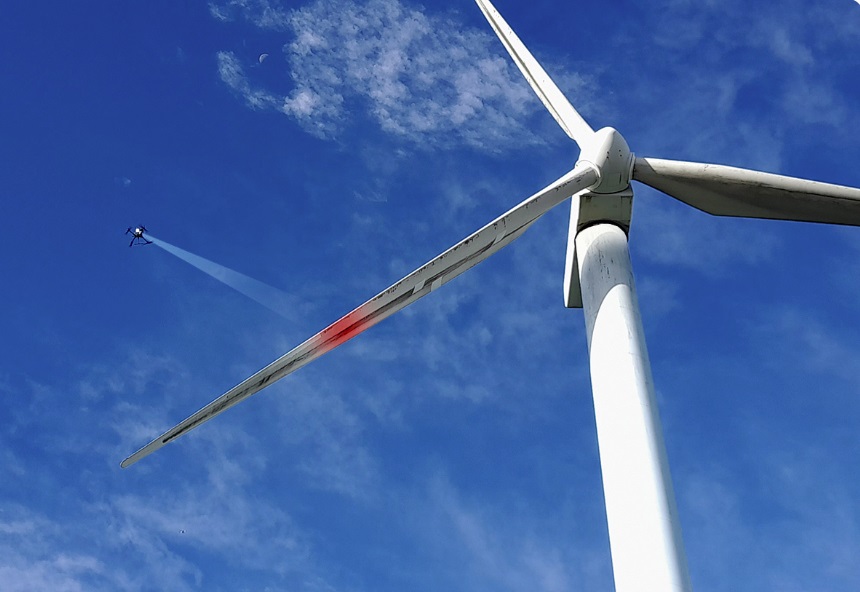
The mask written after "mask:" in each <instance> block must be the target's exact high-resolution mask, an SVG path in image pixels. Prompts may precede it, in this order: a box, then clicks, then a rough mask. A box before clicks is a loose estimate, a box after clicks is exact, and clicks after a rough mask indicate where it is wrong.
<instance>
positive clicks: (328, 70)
mask: <svg viewBox="0 0 860 592" xmlns="http://www.w3.org/2000/svg"><path fill="white" fill-rule="evenodd" d="M211 11H212V14H213V15H214V16H215V17H216V18H218V19H220V20H232V19H238V18H242V19H245V20H248V21H250V22H252V23H254V24H256V25H258V26H260V27H264V28H269V29H275V30H287V31H289V32H290V33H291V34H292V39H291V40H287V41H286V44H285V45H284V57H285V59H286V62H287V65H288V67H289V74H290V78H291V79H292V82H293V85H294V88H293V90H292V91H291V92H290V93H289V94H287V95H285V96H282V95H278V94H277V93H274V92H271V91H267V90H264V89H263V88H262V86H258V85H255V84H254V83H253V82H252V81H251V79H250V78H251V77H250V75H249V73H248V72H246V71H245V70H244V69H243V68H242V67H241V64H240V62H239V60H238V58H237V57H236V56H235V54H233V53H231V52H228V51H224V52H221V53H219V56H218V61H219V71H220V74H221V78H222V80H224V82H225V83H226V84H227V85H228V86H230V87H231V88H232V89H234V90H235V91H237V92H238V93H239V94H240V95H241V96H242V97H244V99H245V101H246V103H247V104H248V105H249V106H250V107H253V108H258V109H277V110H279V111H281V112H283V113H284V114H286V115H288V116H290V117H292V118H294V119H295V120H296V121H297V122H298V123H299V124H300V125H302V127H304V128H305V129H306V130H307V131H309V132H310V133H313V134H315V135H317V136H320V137H333V136H336V135H337V134H338V133H339V132H340V131H341V130H342V129H343V128H344V127H345V126H347V125H349V124H350V123H351V121H349V120H351V119H354V118H355V116H356V115H355V114H356V113H357V112H360V113H362V114H363V117H367V118H370V119H371V120H373V121H375V122H376V124H377V125H378V126H379V127H380V128H381V129H382V130H384V131H385V132H387V133H389V134H391V135H393V136H396V137H399V138H402V139H404V140H407V141H410V142H412V143H430V144H432V145H434V146H435V145H439V144H455V143H457V144H466V145H469V146H473V147H476V148H481V149H483V150H488V151H495V150H499V149H501V147H502V146H503V145H508V144H514V145H519V146H522V145H527V144H536V143H539V142H540V141H541V140H540V139H539V138H538V136H536V135H535V134H534V133H533V132H531V131H530V130H529V129H528V128H527V127H526V126H525V120H526V118H527V116H528V115H530V114H532V113H534V112H536V111H538V110H539V108H540V104H539V102H538V101H537V100H536V98H535V97H534V96H532V92H531V90H530V89H529V88H528V86H527V84H526V83H525V82H524V81H523V80H522V77H521V75H520V74H519V72H517V71H516V69H515V68H514V67H513V66H512V65H511V64H510V63H509V60H508V59H506V58H505V57H504V56H502V55H501V52H500V49H501V48H500V47H496V45H497V44H498V41H497V40H496V39H495V38H494V37H493V36H492V35H491V34H489V33H487V32H486V31H478V30H471V29H464V28H463V27H462V26H461V25H460V24H459V23H455V22H453V21H451V20H449V19H447V18H445V17H442V16H437V15H431V14H428V13H427V12H425V11H424V10H423V9H420V8H417V7H413V6H411V5H409V4H406V3H404V2H401V1H400V0H370V1H369V2H353V1H351V0H318V1H317V2H314V3H313V4H310V5H308V6H305V7H302V8H299V9H295V10H288V9H286V8H276V7H275V5H273V4H271V3H269V2H265V1H259V2H250V1H233V2H229V3H227V4H225V5H212V7H211ZM562 79H563V80H564V81H565V82H566V83H567V86H569V87H570V86H573V87H574V88H572V89H570V90H572V91H578V92H580V93H582V92H584V90H585V85H584V83H583V79H582V78H581V77H579V76H577V75H574V74H570V73H564V76H562Z"/></svg>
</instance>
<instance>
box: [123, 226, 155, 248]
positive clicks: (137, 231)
mask: <svg viewBox="0 0 860 592" xmlns="http://www.w3.org/2000/svg"><path fill="white" fill-rule="evenodd" d="M144 232H146V226H143V225H140V226H136V227H135V228H132V227H131V226H129V227H128V229H126V231H125V233H126V234H131V235H132V239H131V242H130V243H128V246H129V247H133V246H134V245H151V244H152V241H151V240H147V238H146V237H145V236H143V233H144Z"/></svg>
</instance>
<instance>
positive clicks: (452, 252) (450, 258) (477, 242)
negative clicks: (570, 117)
mask: <svg viewBox="0 0 860 592" xmlns="http://www.w3.org/2000/svg"><path fill="white" fill-rule="evenodd" d="M597 181H598V174H597V171H596V170H595V169H594V168H592V167H591V166H590V165H588V164H582V165H578V166H577V167H575V168H574V169H573V170H572V171H570V172H569V173H567V174H566V175H564V176H563V177H561V178H560V179H558V180H557V181H555V182H554V183H552V184H551V185H549V186H547V187H546V188H545V189H543V190H541V191H539V192H538V193H536V194H534V195H533V196H531V197H530V198H528V199H527V200H525V201H524V202H522V203H521V204H519V205H518V206H516V207H515V208H513V209H512V210H510V211H509V212H507V213H506V214H503V215H502V216H500V217H498V218H496V219H495V220H493V221H492V222H490V223H489V224H487V225H486V226H484V227H483V228H481V229H480V230H478V231H477V232H475V233H473V234H471V235H470V236H468V237H466V238H465V239H463V240H462V241H460V242H459V243H457V244H456V245H454V246H453V247H451V248H450V249H448V250H447V251H445V252H444V253H442V254H441V255H439V256H438V257H436V258H435V259H432V260H431V261H429V262H428V263H426V264H425V265H424V266H422V267H420V268H418V269H417V270H415V271H413V272H412V273H410V274H409V275H407V276H406V277H405V278H403V279H402V280H400V281H399V282H397V283H396V284H394V285H393V286H391V287H390V288H388V289H387V290H385V291H383V292H381V293H379V294H377V295H376V296H375V297H373V298H372V299H370V300H368V301H367V302H365V303H364V304H362V305H361V306H359V307H358V308H356V309H355V310H353V311H352V312H351V313H349V314H347V315H346V316H345V317H343V318H341V319H339V320H338V321H335V322H334V323H332V324H331V325H329V326H328V327H326V328H325V329H323V330H322V331H320V332H319V333H317V334H316V335H314V336H313V337H311V338H310V339H308V340H307V341H305V342H304V343H302V344H301V345H299V346H298V347H296V348H294V349H293V350H292V351H290V352H288V353H286V354H285V355H283V356H282V357H280V358H278V359H277V360H275V361H274V362H272V363H271V364H269V365H268V366H266V367H265V368H263V369H262V370H260V371H259V372H257V373H256V374H254V375H253V376H251V377H250V378H248V379H247V380H245V381H243V382H242V383H241V384H239V385H237V386H235V387H233V388H232V389H230V390H229V391H227V392H226V393H224V394H223V395H221V396H220V397H218V398H217V399H215V400H214V401H212V402H211V403H209V404H208V405H206V406H205V407H204V408H203V409H201V410H200V411H198V412H197V413H195V414H194V415H192V416H190V417H189V418H187V419H186V420H185V421H183V422H181V423H180V424H178V425H176V426H175V427H172V428H170V429H169V430H167V431H166V432H165V433H164V434H162V435H161V436H159V437H158V438H156V439H155V440H153V441H152V442H150V443H149V444H147V445H146V446H144V447H143V448H141V449H140V450H138V451H137V452H135V453H134V454H132V455H131V456H129V457H128V458H127V459H125V460H124V461H122V463H120V466H122V467H123V468H125V467H128V466H130V465H132V464H134V463H136V462H137V461H139V460H140V459H141V458H143V457H144V456H147V455H149V454H151V453H153V452H155V451H156V450H158V449H159V448H161V447H162V446H164V445H165V444H167V443H169V442H171V441H173V440H175V439H176V438H178V437H179V436H181V435H183V434H185V433H186V432H188V431H190V430H192V429H193V428H196V427H197V426H199V425H200V424H202V423H204V422H206V421H208V420H210V419H212V418H213V417H215V416H216V415H218V414H219V413H221V412H222V411H225V410H227V409H229V408H230V407H232V406H233V405H235V404H236V403H239V402H240V401H242V400H243V399H246V398H248V397H250V396H251V395H253V394H254V393H256V392H258V391H259V390H261V389H263V388H264V387H266V386H268V385H270V384H272V383H274V382H275V381H277V380H279V379H281V378H283V377H284V376H286V375H288V374H291V373H293V372H295V371H296V370H298V369H299V368H301V367H302V366H304V365H305V364H308V363H310V362H312V361H313V360H315V359H317V358H318V357H320V356H322V355H323V354H325V353H327V352H330V351H331V350H333V349H334V348H336V347H337V346H339V345H341V344H342V343H345V342H346V341H348V340H349V339H352V338H353V337H355V336H356V335H358V334H359V333H361V332H362V331H364V330H365V329H367V328H369V327H372V326H373V325H375V324H376V323H378V322H380V321H381V320H383V319H385V318H386V317H388V316H390V315H392V314H394V313H395V312H397V311H399V310H401V309H402V308H404V307H406V306H408V305H409V304H412V303H413V302H415V301H416V300H418V299H419V298H421V297H422V296H426V295H427V294H429V293H430V292H431V291H433V290H435V289H436V288H438V287H439V286H441V285H442V284H444V283H446V282H448V281H449V280H452V279H454V278H455V277H457V276H458V275H460V274H461V273H463V272H464V271H466V270H467V269H469V268H471V267H472V266H474V265H476V264H477V263H479V262H481V261H483V260H484V259H486V258H487V257H489V256H490V255H492V254H493V253H495V252H496V251H498V250H499V249H501V248H502V247H504V246H506V245H508V244H510V243H511V242H512V241H513V240H514V239H515V238H517V237H519V236H520V235H521V234H522V233H523V232H525V230H526V228H528V226H530V225H531V224H532V223H533V222H534V221H535V220H537V219H538V218H539V217H541V216H542V215H543V214H545V213H546V212H547V211H549V210H550V209H551V208H553V207H554V206H556V205H558V204H559V203H561V202H562V201H564V200H565V199H567V198H568V197H570V196H571V195H574V194H575V193H578V192H580V191H583V190H585V189H588V188H590V187H591V186H593V185H594V184H595V183H596V182H597Z"/></svg>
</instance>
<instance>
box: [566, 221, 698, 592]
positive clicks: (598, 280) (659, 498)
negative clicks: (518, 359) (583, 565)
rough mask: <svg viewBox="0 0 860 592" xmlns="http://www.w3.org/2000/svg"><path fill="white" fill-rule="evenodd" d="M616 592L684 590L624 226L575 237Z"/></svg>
mask: <svg viewBox="0 0 860 592" xmlns="http://www.w3.org/2000/svg"><path fill="white" fill-rule="evenodd" d="M576 250H577V253H578V261H579V276H580V282H581V286H582V301H583V308H584V311H585V322H586V329H587V332H588V348H589V355H590V359H591V384H592V391H593V395H594V414H595V417H596V421H597V439H598V444H599V447H600V465H601V470H602V473H603V488H604V495H605V501H606V515H607V521H608V523H609V543H610V548H611V551H612V565H613V571H614V574H615V590H616V592H633V591H641V592H657V591H659V592H690V591H691V585H690V576H689V573H688V571H687V559H686V555H685V552H684V546H683V542H682V539H681V527H680V523H679V521H678V513H677V509H676V506H675V497H674V493H673V491H672V481H671V477H670V474H669V463H668V460H667V457H666V448H665V444H664V443H663V433H662V429H661V427H660V418H659V416H658V413H657V406H656V401H655V396H654V384H653V381H652V379H651V366H650V363H649V361H648V352H647V349H646V347H645V338H644V335H643V331H642V321H641V318H640V316H639V304H638V301H637V298H636V287H635V285H634V282H633V269H632V266H631V263H630V254H629V251H628V248H627V237H626V235H625V233H624V231H623V230H621V229H620V228H619V227H617V226H615V225H613V224H605V223H604V224H597V225H595V226H591V227H589V228H585V229H584V230H582V231H580V232H579V234H578V235H577V237H576Z"/></svg>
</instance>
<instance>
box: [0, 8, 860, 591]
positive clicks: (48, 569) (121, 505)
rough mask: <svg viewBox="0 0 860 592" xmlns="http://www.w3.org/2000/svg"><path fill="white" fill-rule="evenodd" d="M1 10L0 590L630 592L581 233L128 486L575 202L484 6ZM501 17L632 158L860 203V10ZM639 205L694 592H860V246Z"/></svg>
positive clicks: (653, 337) (431, 309)
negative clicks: (375, 316) (524, 218)
mask: <svg viewBox="0 0 860 592" xmlns="http://www.w3.org/2000/svg"><path fill="white" fill-rule="evenodd" d="M8 4H9V5H8V6H4V9H3V13H4V14H3V18H2V19H0V81H2V89H3V90H2V91H0V287H2V289H0V307H2V310H3V313H2V314H0V334H1V335H3V337H4V339H3V344H2V346H0V354H2V355H0V360H2V362H0V475H2V478H0V589H2V590H4V592H17V591H30V590H53V591H55V592H65V591H70V592H73V591H77V590H88V591H90V590H94V591H101V590H104V591H116V590H123V591H125V590H128V591H147V590H173V591H179V592H182V591H186V590H213V591H220V590H225V591H227V590H231V591H232V590H235V591H245V590H247V591H276V590H277V591H281V590H289V591H306V592H323V591H325V592H328V591H338V592H360V591H387V590H391V591H395V590H396V591H402V590H410V591H414V592H423V591H438V590H446V591H451V592H455V591H461V590H462V591H469V592H479V591H500V592H507V591H510V592H520V591H522V592H544V591H545V592H556V591H576V590H588V591H592V590H611V589H612V586H613V584H612V572H611V563H610V557H609V542H608V538H607V533H606V525H605V519H606V518H605V513H604V509H603V498H602V489H601V482H600V468H599V463H598V456H597V440H596V435H595V429H594V415H593V410H592V403H591V395H590V384H589V377H588V370H587V350H586V339H585V333H584V325H583V318H582V312H581V311H579V310H568V309H565V308H564V307H563V305H562V294H561V292H562V277H563V262H564V251H565V241H566V235H567V216H568V208H567V206H566V205H562V206H560V207H558V208H556V209H555V210H553V211H552V212H550V213H549V214H547V215H546V216H545V217H544V218H542V219H541V220H540V221H539V222H538V223H536V224H535V225H534V226H533V227H532V228H531V229H530V230H529V231H528V232H527V233H526V234H525V235H524V236H523V237H522V238H520V239H519V240H517V241H516V242H515V243H513V244H512V245H511V246H510V247H508V248H506V249H504V250H503V251H502V252H500V253H499V254H497V255H495V256H493V257H492V258H490V259H489V260H487V261H486V262H484V263H482V264H481V265H479V266H478V267H476V268H474V269H473V270H472V271H470V272H469V273H467V274H465V275H463V276H461V277H460V278H458V279H456V280H455V281H453V282H451V283H450V284H447V285H446V286H445V287H444V288H443V289H440V290H439V291H437V292H434V293H433V294H432V295H430V296H428V297H427V298H425V299H423V300H421V301H419V302H417V303H416V304H414V305H413V306H411V307H409V308H408V309H406V310H404V311H403V312H401V313H400V314H398V315H395V316H394V317H392V318H390V319H388V320H387V321H385V322H384V323H382V324H380V325H378V326H376V327H374V328H372V329H371V330H369V331H367V332H366V333H364V334H362V335H361V336H360V337H358V338H356V339H354V340H353V341H351V342H349V343H348V344H346V345H344V346H342V347H341V348H339V349H338V350H336V351H334V352H332V353H330V354H328V355H327V356H325V357H324V358H322V359H320V360H318V361H317V362H315V363H313V364H311V365H310V366H308V367H306V368H303V369H302V370H300V371H299V372H297V373H296V374H294V375H291V376H290V377H288V378H286V379H284V380H282V381H280V382H278V383H277V384H275V385H274V386H272V387H270V388H268V389H266V390H265V391H263V392H262V393H260V394H258V395H256V396H254V397H253V398H252V399H250V400H248V401H246V402H244V403H243V404H241V405H239V406H237V407H236V408H234V409H231V410H230V411H229V412H227V413H225V414H224V415H222V416H219V417H218V418H217V419H216V420H214V421H212V422H210V423H208V424H206V425H205V426H204V427H201V428H200V429H198V430H195V431H194V432H193V433H191V434H190V435H189V436H187V437H183V438H182V439H181V440H179V441H177V442H176V443H174V444H172V445H170V446H167V447H166V448H164V449H163V450H160V451H159V452H157V453H156V454H154V455H153V456H151V457H148V458H146V459H144V460H143V461H141V462H140V463H139V464H137V465H135V466H133V467H132V468H130V469H127V470H122V469H120V468H119V462H120V460H122V459H123V458H125V457H126V456H127V455H128V454H130V453H131V452H133V451H134V450H136V449H137V448H138V447H140V446H142V445H143V444H145V443H146V442H148V441H149V440H150V439H151V438H153V437H155V436H156V435H158V434H160V433H161V432H162V431H164V430H165V429H167V428H169V427H170V426H172V425H173V424H175V423H177V422H178V421H180V420H181V419H183V418H185V417H186V416H188V415H189V414H190V413H192V412H193V411H196V410H197V409H198V408H199V407H201V406H203V405H204V404H206V403H208V402H209V401H210V400H212V399H214V398H215V397H216V396H218V395H220V394H221V393H222V392H224V391H226V390H227V389H228V388H230V387H232V386H233V385H234V384H236V383H238V382H239V381H241V380H242V379H244V378H245V377H246V376H248V375H250V374H251V373H252V372H254V371H256V370H258V369H259V368H261V367H263V366H264V365H266V364H268V363H269V362H271V361H272V360H274V359H275V358H277V357H279V356H280V355H281V354H283V353H284V352H286V351H287V350H289V349H291V348H292V347H293V346H295V345H297V344H298V343H300V342H302V341H303V340H304V339H306V338H307V337H309V336H310V335H312V334H314V333H316V332H317V331H318V330H319V329H321V328H322V327H324V326H325V325H327V324H329V323H330V322H332V321H334V320H335V319H337V318H338V317H340V316H341V315H343V314H344V313H346V312H348V311H349V310H351V309H352V308H354V307H355V306H356V305H358V304H360V303H362V302H364V301H365V300H367V299H368V298H370V297H372V296H373V295H375V294H376V293H377V292H379V291H380V290H382V289H383V288H385V287H386V286H388V285H390V284H392V283H394V281H396V280H398V279H399V278H401V277H402V276H404V275H406V274H407V273H408V272H410V271H412V270H413V269H415V268H416V267H418V266H420V265H421V264H423V263H424V262H426V261H427V260H429V259H431V258H432V257H434V256H435V255H437V254H438V253H440V252H441V251H443V250H444V249H446V248H447V247H449V246H451V245H452V244H454V243H455V242H457V241H458V240H460V239H461V238H463V237H464V236H466V235H467V234H469V233H471V232H472V231H474V230H476V229H477V228H479V227H480V226H483V225H484V224H485V223H486V222H488V221H489V220H491V219H493V218H495V217H496V216H497V215H499V214H501V213H502V212H504V211H506V210H507V209H509V208H510V207H512V206H513V205H514V204H516V203H518V202H520V201H521V200H522V199H524V198H525V197H527V196H529V195H531V194H532V193H534V192H535V191H536V190H538V189H540V188H542V187H544V186H545V185H546V184H548V183H549V182H550V181H552V180H554V179H556V178H558V177H560V176H561V175H562V174H564V173H565V172H567V171H568V170H569V169H570V168H571V167H572V165H573V163H574V162H575V160H576V158H577V155H578V151H577V148H576V146H575V145H574V144H573V143H572V142H571V141H569V139H568V138H567V137H566V136H565V134H564V133H563V132H562V131H561V130H560V129H559V128H558V126H557V125H556V123H555V121H554V120H553V119H552V118H551V117H550V116H549V115H548V113H546V112H545V110H544V109H543V107H542V106H541V104H540V102H539V101H538V99H537V98H535V97H534V96H533V95H532V93H531V90H530V89H529V87H528V86H527V84H526V83H525V81H524V80H522V79H521V76H520V74H519V72H518V71H517V70H516V68H515V67H514V66H513V65H512V64H511V63H510V60H509V58H508V57H507V54H506V53H505V52H504V49H503V47H502V45H501V43H500V42H499V41H498V40H497V39H496V38H495V36H494V35H493V33H492V31H491V29H490V28H489V25H488V24H487V23H486V21H485V20H484V17H483V16H482V15H481V13H480V11H479V9H478V8H477V6H476V5H475V4H474V3H473V2H472V1H471V0H438V1H435V2H432V3H425V4H423V5H422V4H418V3H414V2H412V1H406V0H370V1H351V0H316V1H311V2H276V1H275V0H228V1H217V2H212V3H209V4H207V3H205V2H193V1H191V0H185V1H178V0H170V1H168V0H153V1H149V2H131V1H121V2H117V1H107V0H92V1H87V2H74V3H73V2H59V1H54V2H15V3H8ZM497 8H498V9H499V10H500V12H501V13H502V14H503V15H504V17H505V18H506V19H507V20H508V22H509V23H510V24H511V26H512V27H513V28H514V30H515V31H517V33H518V34H519V35H520V37H521V38H522V39H523V41H524V42H525V43H526V45H527V46H528V47H529V48H530V49H531V50H532V52H533V53H534V54H535V55H536V56H537V58H538V59H539V60H540V61H541V62H542V63H543V65H544V66H545V68H546V70H547V71H548V72H549V73H550V75H551V76H552V77H553V78H554V79H555V80H556V82H557V83H558V85H559V86H560V87H561V88H562V90H563V91H564V92H565V93H566V94H567V96H568V97H569V98H570V100H571V102H572V103H573V104H574V105H575V106H576V107H577V108H578V109H579V110H580V112H581V113H582V114H583V115H584V117H585V118H586V119H587V120H588V121H589V122H590V124H591V125H592V127H594V128H595V129H596V128H600V127H603V126H606V125H612V126H613V127H616V128H617V129H619V130H620V131H621V132H622V133H623V134H624V135H625V137H626V138H627V140H628V142H629V143H630V146H631V148H632V150H633V151H634V152H636V154H637V155H639V156H653V157H658V158H672V159H686V160H696V161H704V162H716V163H721V164H729V165H736V166H745V167H750V168H756V169H760V170H765V171H769V172H776V173H781V174H787V175H792V176H798V177H808V178H812V179H816V180H823V181H828V182H832V183H838V184H844V185H851V186H855V187H856V186H860V167H858V165H857V163H858V160H860V141H858V135H857V130H858V129H860V108H858V97H860V59H858V57H857V56H858V55H860V6H858V4H857V3H856V2H854V1H852V0H821V1H818V2H803V1H800V0H776V1H772V2H753V3H750V2H748V1H746V0H705V1H697V2H693V1H686V0H656V1H655V2H651V3H648V4H647V6H646V5H645V4H643V3H641V2H632V1H626V0H612V1H597V0H578V1H576V2H560V1H558V0H555V1H549V0H533V1H531V2H528V3H520V2H514V1H512V0H498V2H497ZM263 53H267V54H269V55H268V58H266V59H265V60H263V61H262V62H261V61H260V60H259V56H260V55H261V54H263ZM635 191H636V199H635V205H634V215H633V227H632V231H631V236H630V242H631V251H632V257H633V262H634V266H635V269H636V275H637V282H638V287H639V291H640V298H641V307H642V312H643V318H644V325H645V330H646V334H647V339H648V345H649V349H650V354H651V359H652V362H653V371H654V377H655V382H656V386H657V395H658V400H659V405H660V413H661V416H662V420H663V424H664V429H665V437H666V444H667V448H668V454H669V459H670V463H671V467H672V472H673V480H674V483H675V488H676V495H677V498H678V506H679V513H680V518H681V524H682V529H683V533H684V538H685V542H686V548H687V554H688V556H689V564H690V572H691V576H692V581H693V586H694V589H695V590H697V591H698V592H706V591H707V592H718V591H747V590H748V591H754V590H755V591H760V590H779V591H787V592H791V591H801V590H803V591H806V590H816V591H817V590H829V591H834V592H835V591H852V592H853V591H856V590H857V589H860V569H858V568H857V557H860V515H858V512H860V502H858V500H860V476H858V471H857V467H858V466H860V436H858V432H857V425H858V423H860V397H858V395H860V386H858V385H860V298H858V294H860V229H856V228H841V227H832V226H831V227H827V226H823V225H804V224H799V223H786V222H783V223H780V222H769V221H753V220H733V219H718V218H714V217H711V216H708V215H706V214H703V213H701V212H698V211H696V210H693V209H691V208H689V207H687V206H684V205H683V204H680V203H678V202H675V201H674V200H672V199H671V198H668V197H666V196H663V195H662V194H659V193H657V192H655V191H653V190H650V189H648V188H645V187H644V186H641V185H638V184H637V185H636V186H635ZM136 224H145V225H146V226H147V228H148V229H149V230H150V231H151V232H152V233H153V235H155V236H157V237H158V238H160V239H163V240H165V241H167V242H169V243H172V244H174V245H177V246H178V247H181V248H182V249H185V250H187V251H189V252H191V253H195V254H197V255H200V256H203V257H206V258H207V259H210V260H213V261H215V262H218V263H219V264H221V265H224V266H227V267H230V268H232V269H234V270H236V271H238V272H241V273H243V274H246V275H248V276H250V277H252V278H255V279H257V280H259V281H261V282H264V283H266V284H268V285H271V286H273V287H276V288H278V289H280V290H282V291H283V292H284V295H283V303H284V306H283V308H282V310H281V313H282V314H276V313H275V312H273V311H271V310H269V309H267V308H265V307H263V306H260V305H259V304H258V303H256V302H254V301H253V300H251V299H249V298H247V297H245V296H243V295H241V294H239V293H237V292H235V291H233V290H231V289H230V288H228V287H227V286H225V285H224V284H222V283H219V282H218V281H216V280H214V279H212V278H211V277H209V276H207V275H205V274H203V273H201V272H200V271H198V270H197V269H195V268H193V267H191V266H189V265H188V264H186V263H185V262H183V261H181V260H179V259H177V258H176V257H174V256H172V255H171V254H169V253H168V252H166V251H164V250H162V249H159V248H157V247H156V246H147V247H142V248H133V249H129V248H128V247H127V244H128V237H126V236H125V235H124V234H123V233H124V231H125V229H126V227H128V226H130V225H136Z"/></svg>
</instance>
